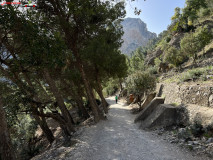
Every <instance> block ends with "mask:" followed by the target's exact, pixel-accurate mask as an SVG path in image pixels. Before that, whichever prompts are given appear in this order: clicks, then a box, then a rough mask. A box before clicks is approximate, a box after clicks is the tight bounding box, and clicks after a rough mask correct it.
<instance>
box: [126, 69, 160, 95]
mask: <svg viewBox="0 0 213 160" xmlns="http://www.w3.org/2000/svg"><path fill="white" fill-rule="evenodd" d="M125 83H126V87H127V89H128V92H130V93H134V94H138V95H142V94H144V93H145V94H148V93H150V92H152V91H154V90H155V87H156V78H155V77H154V76H152V75H151V74H150V73H148V72H136V73H134V74H131V75H129V76H128V77H127V79H126V81H125Z"/></svg>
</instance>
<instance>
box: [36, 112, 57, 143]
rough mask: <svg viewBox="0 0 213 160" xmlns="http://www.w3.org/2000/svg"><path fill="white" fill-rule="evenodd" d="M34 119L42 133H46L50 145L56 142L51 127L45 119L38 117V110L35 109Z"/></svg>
mask: <svg viewBox="0 0 213 160" xmlns="http://www.w3.org/2000/svg"><path fill="white" fill-rule="evenodd" d="M33 117H34V118H35V120H36V122H37V123H38V125H39V126H40V127H41V129H42V131H43V132H44V134H45V136H46V137H47V140H48V141H49V142H50V144H51V143H52V142H53V141H54V140H55V138H54V136H53V133H52V131H51V130H50V128H49V126H48V125H47V122H46V119H45V117H40V116H38V111H37V109H33Z"/></svg>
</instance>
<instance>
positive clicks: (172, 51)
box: [164, 46, 184, 67]
mask: <svg viewBox="0 0 213 160" xmlns="http://www.w3.org/2000/svg"><path fill="white" fill-rule="evenodd" d="M183 60H184V55H183V54H182V52H180V50H178V49H176V48H175V47H173V46H172V47H169V48H168V49H167V50H166V51H165V56H164V61H167V62H169V63H170V64H173V65H174V66H175V67H177V66H179V65H180V64H181V63H182V62H183Z"/></svg>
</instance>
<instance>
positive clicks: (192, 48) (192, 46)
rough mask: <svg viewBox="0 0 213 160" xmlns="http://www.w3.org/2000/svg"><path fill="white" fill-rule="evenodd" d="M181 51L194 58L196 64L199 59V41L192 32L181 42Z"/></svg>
mask: <svg viewBox="0 0 213 160" xmlns="http://www.w3.org/2000/svg"><path fill="white" fill-rule="evenodd" d="M180 46H181V51H182V52H183V53H185V54H186V56H187V57H192V58H193V60H194V62H195V61H196V59H197V52H198V50H199V40H198V38H197V37H195V36H194V34H193V33H192V32H190V33H187V34H185V36H184V38H183V39H182V40H181V42H180Z"/></svg>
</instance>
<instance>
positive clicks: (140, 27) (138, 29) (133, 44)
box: [121, 18, 157, 55]
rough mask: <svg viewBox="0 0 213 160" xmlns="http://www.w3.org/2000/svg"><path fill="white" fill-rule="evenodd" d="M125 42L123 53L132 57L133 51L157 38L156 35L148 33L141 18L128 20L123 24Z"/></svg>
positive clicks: (122, 48)
mask: <svg viewBox="0 0 213 160" xmlns="http://www.w3.org/2000/svg"><path fill="white" fill-rule="evenodd" d="M122 25H123V30H124V35H123V37H122V39H123V40H124V43H123V45H122V46H121V52H122V53H124V54H127V55H130V53H131V52H132V51H134V50H135V49H137V48H138V47H140V46H145V45H146V44H147V42H148V41H149V40H150V39H153V38H156V37H157V35H156V33H152V32H150V31H148V29H147V25H146V23H144V22H143V21H142V20H141V19H140V18H126V19H124V21H123V22H122Z"/></svg>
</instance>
